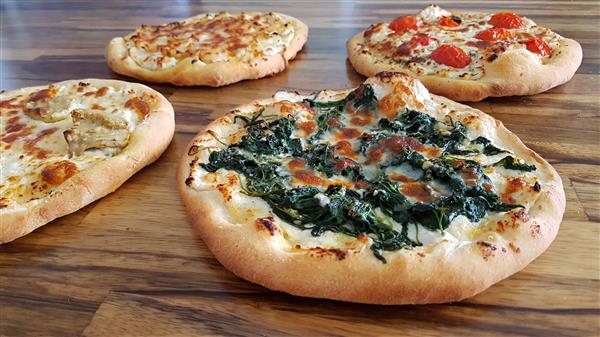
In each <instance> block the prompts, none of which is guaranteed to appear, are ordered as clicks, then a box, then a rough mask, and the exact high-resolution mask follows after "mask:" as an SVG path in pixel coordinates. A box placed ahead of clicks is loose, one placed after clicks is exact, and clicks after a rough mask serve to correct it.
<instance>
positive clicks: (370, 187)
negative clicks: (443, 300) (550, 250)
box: [200, 85, 536, 262]
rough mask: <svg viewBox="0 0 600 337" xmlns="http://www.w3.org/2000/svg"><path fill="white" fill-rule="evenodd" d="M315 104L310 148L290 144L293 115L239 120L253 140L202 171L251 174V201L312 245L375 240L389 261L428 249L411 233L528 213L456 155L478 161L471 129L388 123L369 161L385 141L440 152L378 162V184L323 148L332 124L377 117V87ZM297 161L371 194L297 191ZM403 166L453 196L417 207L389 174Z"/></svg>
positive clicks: (368, 142)
mask: <svg viewBox="0 0 600 337" xmlns="http://www.w3.org/2000/svg"><path fill="white" fill-rule="evenodd" d="M317 98H318V94H317V95H316V96H315V98H313V99H305V100H304V102H305V103H307V104H308V105H309V106H310V107H311V108H313V109H314V110H315V112H316V113H317V114H318V117H317V131H316V132H315V133H314V134H313V135H312V136H311V137H310V138H309V140H308V142H306V143H305V144H304V146H303V143H302V142H301V141H300V139H297V138H293V137H292V134H293V133H294V131H295V130H296V120H295V118H294V117H293V116H292V115H289V116H287V117H283V118H279V119H277V120H272V121H267V120H266V119H265V118H263V117H262V111H260V112H259V113H257V114H256V115H255V116H253V117H252V118H248V117H245V116H235V117H234V121H237V119H240V120H242V121H243V122H244V124H245V128H246V134H245V135H244V136H243V137H242V138H241V140H240V141H239V142H238V143H236V144H232V145H230V146H228V147H227V148H225V149H223V150H220V151H215V152H212V153H210V155H209V160H208V162H207V163H203V164H200V165H201V166H202V167H203V168H204V169H205V170H207V171H209V172H214V171H216V170H218V169H221V168H223V169H226V170H232V171H235V172H237V173H239V174H240V175H243V176H244V178H245V179H242V183H243V186H241V188H242V191H243V193H246V194H248V195H250V196H255V197H260V198H262V199H263V200H265V201H266V202H267V203H268V204H269V205H270V206H271V208H272V209H273V212H274V214H276V215H277V216H278V217H280V218H282V219H283V220H285V221H287V222H288V223H290V224H292V225H294V226H296V227H298V228H300V229H303V230H310V232H311V234H312V235H314V236H319V235H322V234H323V233H325V232H327V231H331V232H335V233H343V234H346V235H350V236H354V237H357V236H360V235H366V236H369V237H370V238H371V239H372V240H373V244H372V245H371V249H372V250H373V254H374V255H375V256H376V257H377V258H379V259H380V260H382V261H383V262H385V258H384V257H383V252H384V251H391V250H397V249H402V248H410V247H414V246H418V245H420V242H419V241H418V239H417V240H415V241H413V240H411V239H410V238H409V237H408V228H409V226H411V225H419V226H422V227H424V228H427V229H429V230H432V231H440V232H443V231H444V230H445V229H447V228H448V226H449V225H450V223H451V222H452V220H453V219H454V218H456V217H457V216H465V217H467V218H468V219H469V220H471V221H473V222H476V221H479V220H480V219H482V218H483V217H484V216H485V215H486V214H487V213H488V212H506V211H508V210H511V209H513V208H516V207H521V206H519V205H509V204H504V203H502V202H501V201H500V199H499V197H498V195H497V194H495V193H494V192H493V191H492V190H490V189H489V186H488V189H486V188H484V186H487V184H491V180H490V178H489V177H488V176H487V175H486V174H485V172H484V169H483V167H482V166H481V165H480V164H479V163H477V162H475V161H471V160H466V159H461V158H457V157H455V156H453V155H463V154H470V153H474V152H479V151H478V150H474V149H473V148H477V147H475V146H473V145H468V143H467V145H465V142H467V135H466V134H467V132H466V128H465V126H464V125H462V124H461V123H458V122H453V123H451V124H450V125H449V124H444V123H442V122H440V121H437V120H436V119H435V118H433V117H431V116H429V115H428V114H426V113H423V112H419V111H416V110H412V109H406V110H405V111H403V112H402V113H401V114H400V115H399V116H398V117H396V118H395V119H393V120H389V119H386V118H382V119H380V120H379V123H378V127H377V128H375V129H374V130H370V132H364V133H363V135H362V136H361V139H360V152H361V153H362V154H363V155H365V156H367V155H368V154H369V151H370V149H371V148H373V147H375V146H380V143H381V142H382V141H383V140H385V139H387V138H389V137H391V136H394V135H401V136H407V137H412V138H414V139H417V140H418V141H419V142H421V143H422V144H427V145H429V146H432V147H435V148H437V149H439V152H440V153H441V156H439V157H435V158H429V159H428V158H425V157H424V156H423V155H422V154H421V153H419V152H417V151H415V150H412V149H406V150H404V151H402V152H401V153H398V154H395V155H394V156H393V157H391V158H390V159H389V160H387V161H386V162H385V163H380V164H379V167H378V171H379V175H378V176H377V177H376V178H373V179H370V180H369V179H366V178H365V174H364V172H363V169H362V166H361V164H360V163H358V162H356V161H354V160H350V159H348V158H344V157H340V156H338V155H337V154H336V152H335V147H334V146H332V145H328V144H326V143H324V142H318V140H319V139H320V138H321V136H323V134H325V133H326V132H327V131H328V129H329V127H330V124H329V123H328V122H329V120H330V119H331V118H338V119H342V117H343V116H342V114H343V113H344V112H345V110H346V109H349V108H350V107H351V108H352V109H354V110H356V109H367V110H373V109H377V106H376V102H377V98H376V96H375V93H374V91H373V88H372V87H371V86H369V85H363V86H361V87H359V88H358V89H357V90H355V91H353V92H351V93H349V94H348V95H347V96H346V97H345V98H343V99H341V100H338V101H334V102H319V101H317ZM470 143H471V144H477V145H481V147H482V152H483V153H484V154H485V155H495V154H499V153H504V152H507V151H505V150H502V149H500V148H498V147H495V146H494V145H492V144H491V141H490V140H488V139H487V138H484V137H478V138H476V139H475V140H473V141H471V142H470ZM292 158H297V159H301V160H303V161H304V162H305V165H306V166H307V167H308V168H310V169H312V170H314V171H317V172H320V173H322V174H324V175H325V176H327V177H332V176H334V175H342V176H345V177H347V178H348V180H350V181H352V182H357V181H365V182H366V185H365V186H366V187H362V188H361V190H360V191H357V190H353V189H351V188H347V187H343V186H341V185H338V184H334V185H329V186H327V187H321V186H319V187H316V186H301V187H293V188H292V187H289V184H288V181H289V179H290V174H289V173H286V171H285V170H282V169H281V167H282V165H283V163H284V162H286V160H288V159H292ZM405 164H406V165H410V166H411V167H412V168H413V170H415V171H417V172H420V175H419V178H418V179H419V180H420V182H419V183H422V182H428V184H429V183H430V182H435V184H434V185H435V186H443V190H444V191H445V192H444V193H443V194H441V195H438V196H437V197H436V199H435V201H433V202H414V201H412V200H411V199H409V198H407V197H406V196H405V195H403V194H402V192H401V185H400V184H398V183H396V182H393V181H391V180H390V178H389V177H388V176H387V175H386V174H385V172H386V169H387V168H389V167H398V166H401V165H405ZM493 165H494V166H502V167H505V168H508V169H515V170H522V171H532V170H535V169H536V168H535V166H533V165H527V164H525V163H522V162H521V161H519V160H518V159H516V158H514V157H512V156H506V157H504V158H503V159H502V160H500V161H498V162H497V163H495V164H493ZM465 177H468V180H467V178H465ZM429 186H432V185H429ZM392 220H393V221H394V222H395V223H396V224H395V225H392ZM394 226H395V227H394Z"/></svg>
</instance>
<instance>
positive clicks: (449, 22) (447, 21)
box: [440, 16, 460, 27]
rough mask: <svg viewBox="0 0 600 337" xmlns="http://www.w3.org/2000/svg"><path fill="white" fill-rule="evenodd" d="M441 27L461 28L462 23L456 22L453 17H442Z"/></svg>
mask: <svg viewBox="0 0 600 337" xmlns="http://www.w3.org/2000/svg"><path fill="white" fill-rule="evenodd" d="M440 25H441V26H446V27H458V26H460V21H455V20H454V19H453V18H451V17H447V16H442V17H441V18H440Z"/></svg>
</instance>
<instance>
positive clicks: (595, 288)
mask: <svg viewBox="0 0 600 337" xmlns="http://www.w3.org/2000/svg"><path fill="white" fill-rule="evenodd" d="M428 3H429V1H408V2H403V3H401V4H399V3H397V2H393V1H369V2H367V1H342V2H329V1H306V2H298V1H294V2H273V3H272V4H270V3H268V2H262V1H256V2H252V3H244V2H221V1H206V2H202V3H192V2H190V1H177V2H166V1H158V0H156V1H137V0H130V1H127V2H121V1H116V0H108V1H93V2H87V1H68V0H60V1H52V2H49V1H41V0H40V1H29V0H21V1H16V0H14V1H13V0H8V1H3V2H2V3H1V5H0V6H1V10H2V13H1V19H2V22H1V26H2V30H1V45H0V49H1V53H0V87H1V88H2V89H14V88H18V87H23V86H30V85H40V84H47V83H49V82H56V81H61V80H66V79H74V78H85V77H100V78H117V79H127V78H125V77H121V76H118V75H116V74H113V73H111V72H110V71H109V70H108V68H107V67H106V64H105V60H104V57H103V52H104V47H105V45H106V43H108V41H109V40H110V39H111V38H112V37H114V36H117V35H124V34H126V33H128V32H129V31H131V30H132V29H134V28H136V27H138V26H139V25H141V24H142V23H145V24H157V23H163V22H168V21H173V20H176V19H179V18H183V17H188V16H191V15H194V14H196V13H199V12H203V11H219V10H228V11H239V10H266V11H268V10H277V11H281V12H285V13H287V14H290V15H293V16H295V17H298V18H299V19H301V20H303V21H304V22H306V23H307V24H308V25H309V26H310V28H311V31H310V36H309V41H308V43H307V45H306V47H305V48H304V50H303V51H302V52H301V53H300V54H299V55H298V57H297V59H296V60H295V61H293V62H291V63H290V67H289V69H288V70H287V71H285V72H283V73H281V74H278V75H277V76H274V77H270V78H265V79H261V80H256V81H245V82H241V83H237V84H234V85H231V86H227V87H223V88H200V87H197V88H177V87H173V86H166V85H152V87H154V88H155V89H157V90H159V91H160V92H162V93H163V94H164V95H165V96H167V98H168V99H169V100H170V101H171V102H172V103H173V105H174V107H175V110H176V118H177V134H176V136H175V138H174V140H173V143H172V144H171V146H170V147H169V148H168V150H167V151H166V153H165V154H164V155H163V156H162V157H161V158H160V160H159V161H157V162H156V163H155V164H153V165H151V166H149V167H147V168H145V169H144V170H142V171H141V172H140V173H139V174H137V175H136V176H134V177H133V178H132V179H130V180H129V181H128V182H127V183H125V184H124V185H123V186H122V187H121V188H120V189H119V190H117V191H116V192H115V193H113V194H111V195H109V196H107V197H106V198H104V199H102V200H99V201H97V202H95V203H93V204H91V205H89V206H88V207H85V208H84V209H82V210H80V211H78V212H76V213H74V214H71V215H69V216H66V217H63V218H61V219H58V220H56V221H54V222H52V223H51V224H49V225H47V226H45V227H43V228H41V229H39V230H37V231H35V232H34V233H32V234H31V235H28V236H26V237H24V238H21V239H19V240H16V241H15V242H13V243H10V244H6V245H3V246H1V247H0V335H2V336H76V335H82V334H83V335H84V336H161V335H169V336H190V335H251V336H254V335H269V336H271V335H294V336H317V335H330V336H341V335H361V336H387V335H403V336H441V335H443V336H598V335H600V265H599V262H598V261H599V257H600V99H599V93H600V76H599V70H600V67H599V64H600V62H599V58H600V41H599V32H598V17H599V15H600V5H599V4H598V2H597V1H554V2H544V1H537V0H536V1H527V2H525V1H509V2H491V1H490V2H480V1H440V2H438V3H439V4H440V5H442V6H443V7H446V8H450V9H456V10H481V11H499V10H511V11H516V12H518V13H521V14H523V15H526V16H528V17H530V18H532V19H533V20H535V21H536V22H538V23H539V24H542V25H545V26H549V27H551V28H553V29H554V30H555V31H557V32H558V33H559V34H562V35H565V36H568V37H570V38H573V39H576V40H578V41H580V42H581V43H582V46H583V51H584V59H583V64H582V66H581V68H580V69H579V70H578V72H577V74H576V75H575V77H574V78H573V80H572V81H570V82H569V83H567V84H565V85H562V86H560V87H558V88H555V89H552V90H550V91H548V92H546V93H543V94H540V95H536V96H529V97H509V98H494V99H487V100H484V101H482V102H478V103H474V104H473V106H474V107H476V108H478V109H481V110H483V111H485V112H487V113H490V114H491V115H493V116H494V117H496V118H498V119H500V120H502V121H503V122H504V123H505V124H506V126H507V127H508V128H509V129H511V130H512V131H514V132H515V133H516V134H517V135H518V136H519V137H521V139H523V140H524V142H525V143H526V144H527V145H528V146H530V147H531V148H532V149H534V150H536V151H537V152H538V153H540V154H541V155H542V156H543V157H545V158H546V159H548V160H549V161H550V162H551V163H552V164H553V165H554V166H555V167H556V169H557V170H558V172H559V173H560V175H561V177H562V178H563V181H564V184H565V191H566V195H567V209H566V212H565V217H564V220H563V223H562V227H561V230H560V232H559V234H558V237H557V239H556V241H555V242H554V244H553V245H552V246H551V247H550V249H549V250H548V251H547V252H546V253H545V254H544V255H542V256H541V257H540V258H539V259H537V260H536V261H534V262H533V263H532V264H531V265H529V266H528V267H527V268H525V269H524V270H523V271H521V272H519V273H517V274H515V275H514V276H512V277H510V278H509V279H507V280H504V281H502V282H500V283H499V284H497V285H495V286H493V287H492V288H490V289H489V290H487V291H486V292H484V293H482V294H480V295H478V296H476V297H474V298H471V299H469V300H466V301H463V302H461V303H455V304H446V305H428V306H403V307H398V306H396V307H379V306H370V305H357V304H348V303H341V302H335V301H322V300H314V299H307V298H298V297H293V296H289V295H286V294H282V293H277V292H272V291H269V290H267V289H264V288H262V287H259V286H257V285H254V284H251V283H248V282H245V281H243V280H240V279H238V278H237V277H235V276H234V275H232V274H231V273H229V272H228V271H227V270H225V269H224V268H223V267H221V265H220V264H219V263H218V262H217V261H216V260H215V259H214V258H213V256H212V254H211V253H210V252H209V251H208V250H207V249H206V247H205V245H204V244H203V242H202V241H201V240H199V239H198V238H196V237H194V236H193V235H192V231H191V228H190V226H189V224H188V222H187V220H186V218H185V214H184V211H183V207H182V205H181V202H180V199H179V196H178V194H177V191H176V188H175V186H174V182H175V167H176V165H177V161H178V159H179V156H180V155H181V154H182V153H183V151H184V147H185V145H186V143H187V142H188V141H189V140H190V139H191V137H192V136H193V134H194V133H195V132H197V131H199V130H200V129H201V128H202V127H203V126H205V125H206V124H207V123H208V122H210V121H211V120H213V119H214V118H215V117H217V116H219V115H221V114H222V113H224V112H226V111H227V110H228V109H230V108H232V107H234V106H235V105H238V104H243V103H246V102H248V101H250V100H253V99H256V98H260V97H268V96H270V95H272V94H273V93H274V92H275V91H276V90H279V89H291V90H298V91H303V92H306V91H313V90H315V89H319V88H332V89H341V88H346V87H350V86H353V85H357V84H358V83H360V82H361V81H362V80H363V78H362V77H361V76H360V75H358V74H356V73H355V72H354V71H353V70H352V68H351V66H350V65H349V64H348V62H347V60H346V54H345V47H344V45H345V41H346V39H348V38H349V37H350V36H352V35H353V34H355V33H356V32H358V31H360V30H361V29H363V28H364V27H366V26H368V25H369V24H371V23H375V22H379V21H383V20H390V19H392V18H393V17H395V16H397V15H399V14H403V13H404V14H408V13H414V12H416V11H418V10H419V9H421V8H422V7H424V6H425V5H426V4H428Z"/></svg>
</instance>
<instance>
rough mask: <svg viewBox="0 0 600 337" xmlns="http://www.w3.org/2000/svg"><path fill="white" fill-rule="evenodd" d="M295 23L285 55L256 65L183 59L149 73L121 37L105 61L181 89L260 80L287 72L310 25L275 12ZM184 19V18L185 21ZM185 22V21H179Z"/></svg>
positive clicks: (127, 72)
mask: <svg viewBox="0 0 600 337" xmlns="http://www.w3.org/2000/svg"><path fill="white" fill-rule="evenodd" d="M273 13H274V14H275V15H278V16H280V17H282V18H285V19H286V20H289V21H291V22H292V23H293V24H294V28H295V30H294V38H293V39H292V41H291V42H290V45H289V46H287V47H286V49H285V52H284V53H283V55H282V54H275V55H271V56H269V57H267V58H266V60H264V59H261V60H259V61H258V62H257V63H258V64H257V65H256V66H251V65H250V64H248V63H247V62H238V61H223V62H216V63H210V64H204V65H200V64H199V63H192V58H186V59H184V60H181V61H179V62H178V63H177V65H175V66H174V67H171V68H168V69H162V70H150V69H146V68H144V67H141V66H140V65H138V64H137V63H136V62H135V60H134V59H133V58H131V57H130V56H129V53H128V49H127V47H126V45H125V40H124V39H123V38H122V37H116V38H113V39H112V40H111V41H110V43H109V44H108V46H107V47H106V54H105V57H106V61H107V63H108V66H109V68H110V69H112V70H113V71H114V72H116V73H119V74H122V75H126V76H131V77H133V78H137V79H141V80H144V81H149V82H158V83H171V84H174V85H179V86H193V85H206V86H211V87H220V86H224V85H228V84H232V83H236V82H239V81H242V80H249V79H259V78H262V77H266V76H269V75H273V74H276V73H279V72H282V71H284V70H285V69H286V68H287V65H288V62H289V61H291V60H293V59H294V58H295V57H296V54H298V52H299V51H300V50H302V47H303V46H304V44H305V43H306V41H307V39H308V26H307V25H306V24H304V23H303V22H302V21H300V20H298V19H296V18H294V17H291V16H289V15H285V14H281V13H277V12H273ZM246 14H250V15H255V14H260V15H264V14H265V13H262V12H247V13H246ZM184 20H185V19H184ZM180 21H183V20H180Z"/></svg>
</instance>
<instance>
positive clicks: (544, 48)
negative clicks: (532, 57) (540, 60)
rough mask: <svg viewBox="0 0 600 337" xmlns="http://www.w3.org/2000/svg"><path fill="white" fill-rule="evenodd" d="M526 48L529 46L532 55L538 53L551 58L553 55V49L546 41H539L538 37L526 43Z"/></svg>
mask: <svg viewBox="0 0 600 337" xmlns="http://www.w3.org/2000/svg"><path fill="white" fill-rule="evenodd" d="M525 46H527V50H529V51H530V52H532V53H537V54H540V55H542V56H550V55H552V48H550V46H548V44H547V43H546V42H544V40H542V39H539V38H537V37H534V38H532V39H531V40H529V41H527V42H525Z"/></svg>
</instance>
